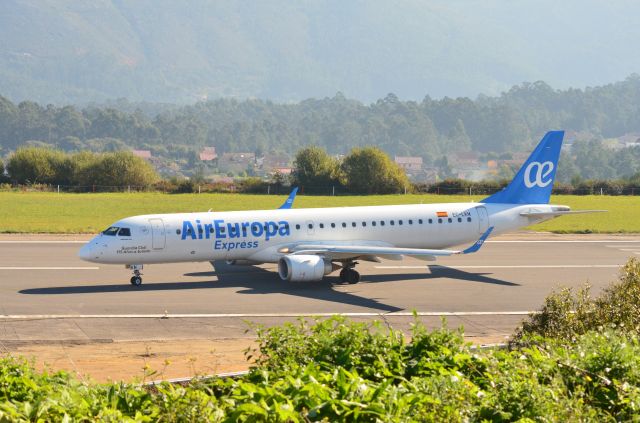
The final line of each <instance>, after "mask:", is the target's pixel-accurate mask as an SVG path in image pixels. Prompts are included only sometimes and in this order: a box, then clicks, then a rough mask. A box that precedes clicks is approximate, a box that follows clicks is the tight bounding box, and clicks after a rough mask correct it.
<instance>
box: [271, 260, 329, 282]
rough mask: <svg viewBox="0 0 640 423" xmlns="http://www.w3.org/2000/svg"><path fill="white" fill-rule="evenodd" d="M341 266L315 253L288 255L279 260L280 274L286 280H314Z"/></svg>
mask: <svg viewBox="0 0 640 423" xmlns="http://www.w3.org/2000/svg"><path fill="white" fill-rule="evenodd" d="M339 268H340V266H338V265H337V264H333V263H331V262H330V261H326V260H325V259H323V258H322V257H319V256H315V255H308V256H305V255H299V256H296V255H287V256H284V257H282V258H281V259H280V261H278V274H279V275H280V278H282V280H284V281H289V282H314V281H319V280H321V279H322V277H323V276H324V275H328V274H329V273H331V272H333V271H334V270H336V269H339Z"/></svg>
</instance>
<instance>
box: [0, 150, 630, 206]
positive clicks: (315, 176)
mask: <svg viewBox="0 0 640 423" xmlns="http://www.w3.org/2000/svg"><path fill="white" fill-rule="evenodd" d="M509 181H510V178H509V179H499V180H497V179H492V180H483V181H468V180H462V179H455V178H450V179H445V180H442V181H439V182H435V183H429V184H427V183H411V182H410V181H409V180H408V178H407V176H406V174H405V173H404V171H403V170H402V169H401V168H400V167H398V165H397V164H396V163H395V162H393V161H392V160H391V159H390V158H389V156H387V155H386V154H385V153H384V152H383V151H382V150H380V149H378V148H376V147H365V148H356V149H353V150H352V151H351V152H350V154H348V155H347V156H345V157H344V158H343V159H342V160H338V159H336V158H335V157H333V156H330V155H329V154H328V153H327V152H326V151H325V150H324V149H322V148H320V147H315V146H314V147H307V148H304V149H302V150H300V151H298V152H297V154H296V156H295V160H294V170H293V173H292V174H291V175H283V174H280V173H276V174H274V175H273V176H272V177H271V179H269V180H265V179H263V178H255V177H254V178H242V179H237V180H235V181H234V182H232V183H229V182H207V181H206V180H204V179H197V178H192V179H176V178H169V179H163V178H160V177H159V176H158V174H157V173H156V172H155V170H154V169H153V167H152V166H151V165H150V164H149V163H148V162H147V161H145V160H143V159H141V158H139V157H136V156H134V155H133V154H132V153H131V152H129V151H118V152H107V153H91V152H87V151H82V152H78V153H65V152H63V151H60V150H52V149H48V148H37V147H26V148H20V149H18V150H17V151H16V152H15V153H14V154H12V155H11V156H10V158H9V160H8V162H7V164H6V174H5V165H4V163H3V162H2V161H1V160H0V182H1V183H9V182H11V183H13V184H16V185H22V186H37V187H38V188H39V189H47V187H49V189H51V188H53V189H56V186H62V187H63V188H64V189H66V190H69V189H71V190H73V191H84V192H86V191H96V190H98V191H104V190H116V191H118V190H123V189H145V190H156V191H162V192H170V193H194V192H241V193H260V194H265V193H266V194H268V193H273V194H284V193H286V192H287V191H288V190H290V189H291V187H292V186H297V187H299V189H300V191H301V193H304V194H319V195H332V194H334V195H336V194H337V195H341V194H400V193H432V194H468V195H489V194H492V193H494V192H497V191H499V190H501V189H502V188H504V187H505V186H506V185H507V184H508V183H509ZM553 193H554V194H575V195H589V194H606V195H640V172H636V173H635V174H634V175H632V176H631V177H628V178H625V179H581V178H574V180H573V181H571V182H568V183H561V182H556V183H555V185H554V188H553Z"/></svg>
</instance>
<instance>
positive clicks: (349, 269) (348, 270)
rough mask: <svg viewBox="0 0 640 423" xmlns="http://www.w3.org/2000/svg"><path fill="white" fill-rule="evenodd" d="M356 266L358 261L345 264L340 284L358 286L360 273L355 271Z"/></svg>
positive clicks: (341, 272)
mask: <svg viewBox="0 0 640 423" xmlns="http://www.w3.org/2000/svg"><path fill="white" fill-rule="evenodd" d="M356 264H358V262H356V261H350V262H346V263H344V264H343V266H342V270H341V271H340V282H343V283H344V282H346V283H349V284H356V283H358V282H360V273H358V272H357V271H356V270H355V269H354V268H355V267H356Z"/></svg>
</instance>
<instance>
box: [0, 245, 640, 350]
mask: <svg viewBox="0 0 640 423" xmlns="http://www.w3.org/2000/svg"><path fill="white" fill-rule="evenodd" d="M34 241H35V242H34ZM80 246H81V243H79V242H73V241H69V240H64V239H63V240H57V239H51V238H46V239H43V240H38V239H28V240H21V239H9V240H7V239H5V238H3V239H2V240H0V341H2V342H5V343H6V342H9V343H23V342H57V341H70V340H71V341H77V342H93V341H100V340H111V341H113V340H141V339H165V338H169V339H180V338H185V339H196V338H226V337H239V336H247V335H245V329H246V328H247V324H246V323H245V321H252V322H257V323H264V324H267V325H270V324H276V323H280V322H282V321H285V320H288V321H290V320H294V319H295V317H296V316H299V315H329V314H334V313H344V314H347V315H350V316H351V317H352V318H354V319H356V320H368V319H372V318H380V316H381V315H384V319H386V320H387V321H388V322H389V323H391V324H393V325H394V326H399V327H406V326H407V325H408V324H409V323H410V322H411V321H412V319H413V317H412V316H411V314H412V312H413V311H416V312H419V313H420V314H421V315H422V317H421V318H422V319H423V320H424V321H425V322H427V323H428V324H430V325H438V324H439V319H440V317H439V316H440V315H446V317H447V320H448V321H449V323H450V325H452V326H457V325H459V324H463V325H464V326H465V329H466V331H467V333H468V334H470V335H472V336H487V335H491V334H494V335H495V334H500V335H501V334H508V333H511V331H512V330H513V328H514V327H515V326H516V325H517V324H518V322H519V321H521V320H522V319H523V318H524V317H526V314H527V313H528V312H529V311H533V310H536V309H538V308H539V306H540V305H541V304H542V301H543V299H544V297H545V296H546V295H547V294H549V293H550V292H551V291H552V290H553V289H554V288H557V287H559V286H572V287H577V286H581V285H582V284H584V283H585V282H587V281H589V283H590V284H591V285H592V286H593V290H594V292H598V290H600V289H601V288H603V287H605V286H606V285H607V284H609V283H610V282H611V281H613V280H615V279H616V277H617V275H618V271H619V267H620V266H621V265H622V264H624V263H625V262H626V261H627V260H628V258H629V257H637V256H638V255H639V254H640V237H638V236H635V237H634V236H606V237H605V236H595V235H584V236H556V235H551V236H546V235H529V234H523V235H517V236H513V235H512V236H509V237H498V238H496V239H493V240H491V241H489V242H487V243H486V245H485V246H484V247H483V249H482V250H481V251H480V252H479V253H477V254H473V255H468V256H454V257H446V258H443V259H441V260H439V261H438V262H437V264H431V263H425V262H422V261H419V260H415V259H405V260H404V261H401V262H395V261H384V262H383V263H366V262H362V263H360V264H359V265H358V267H357V268H358V270H359V271H360V273H361V275H362V278H361V282H360V283H359V284H357V285H344V284H340V283H339V281H338V278H337V276H334V275H331V276H329V277H327V278H326V280H324V281H322V282H319V283H307V284H292V283H286V282H283V281H281V280H280V279H279V277H278V275H277V273H276V271H275V268H276V266H275V265H262V266H259V267H240V266H225V268H223V269H216V270H217V271H216V270H214V269H213V268H212V267H211V265H210V264H209V263H187V264H167V265H153V266H148V267H145V269H144V272H143V273H144V276H143V278H144V283H143V285H142V286H141V287H133V286H131V285H130V284H129V283H128V279H129V277H130V273H129V271H128V270H126V269H125V268H124V266H109V265H94V264H91V263H86V262H82V261H81V260H79V259H78V258H77V256H76V253H77V251H78V249H79V248H80Z"/></svg>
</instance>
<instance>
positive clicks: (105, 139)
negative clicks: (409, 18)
mask: <svg viewBox="0 0 640 423" xmlns="http://www.w3.org/2000/svg"><path fill="white" fill-rule="evenodd" d="M638 116H640V76H639V75H636V74H634V75H631V76H629V77H628V78H626V79H625V80H624V81H621V82H617V83H612V84H608V85H605V86H601V87H594V88H586V89H568V90H556V89H553V88H552V87H551V86H549V85H548V84H546V83H544V82H535V83H524V84H521V85H517V86H514V87H512V88H511V89H510V90H508V91H507V92H504V93H503V94H502V95H500V96H497V97H486V96H479V97H478V98H476V99H470V98H465V97H461V98H455V99H454V98H448V97H444V98H442V99H432V98H430V97H428V96H427V97H425V98H424V99H423V100H422V101H421V102H416V101H403V100H401V99H399V98H398V97H397V96H396V95H394V94H388V95H387V96H386V97H385V98H383V99H380V100H378V101H376V102H373V103H371V104H364V103H362V102H360V101H357V100H352V99H348V98H346V97H345V96H344V95H342V94H341V93H337V94H336V95H334V96H333V97H331V98H322V99H308V100H304V101H301V102H297V103H274V102H271V101H268V100H260V99H245V100H239V99H231V98H225V99H218V100H212V101H206V102H199V103H196V104H193V105H189V106H177V105H175V106H172V105H166V104H152V103H129V102H128V101H126V100H120V101H117V102H111V103H109V104H108V105H91V106H86V107H83V108H79V107H76V106H74V105H65V106H56V105H51V104H49V105H42V104H38V103H35V102H31V101H23V102H20V103H18V104H15V103H13V102H12V101H10V100H9V99H7V98H5V97H1V96H0V148H1V149H2V150H0V156H5V157H6V156H8V155H9V154H10V152H12V151H15V150H16V149H17V148H18V147H20V146H35V147H42V146H51V147H55V148H59V149H62V150H64V151H67V152H77V151H83V150H89V151H93V152H107V151H118V150H124V149H131V148H135V149H148V150H151V152H152V153H153V155H154V156H157V157H161V158H167V159H169V160H182V161H183V162H184V163H185V166H187V167H189V166H190V167H194V166H196V165H197V157H198V156H197V155H198V152H199V151H200V150H201V149H202V147H204V146H213V147H215V148H216V150H217V152H218V155H220V154H222V153H225V152H254V153H256V154H257V155H260V154H264V153H274V152H280V153H286V154H288V155H289V156H290V157H291V158H292V159H293V156H294V155H295V153H296V151H298V150H300V149H301V148H303V147H305V146H310V145H315V146H319V147H321V148H324V149H325V150H326V151H327V152H328V153H329V154H331V155H343V154H347V153H349V152H350V150H351V149H352V148H354V147H363V146H376V147H379V148H380V149H382V150H383V151H385V152H386V153H387V154H389V155H390V156H392V157H393V156H394V155H401V156H420V157H422V158H423V160H424V163H425V165H438V163H441V162H442V160H443V159H446V158H447V156H448V155H449V154H451V153H453V152H464V151H476V152H480V153H482V154H484V155H485V156H487V157H491V155H508V154H510V153H515V152H528V151H530V150H531V148H532V147H533V145H534V144H535V142H537V140H538V139H539V138H540V137H541V136H542V135H543V134H544V133H545V132H546V131H547V130H550V129H565V130H566V131H567V137H566V140H567V141H569V139H570V138H573V139H572V140H571V141H575V143H574V147H573V149H572V150H571V152H570V153H569V154H565V157H564V158H563V159H562V165H561V166H560V169H559V172H560V174H559V177H560V178H561V180H564V181H570V180H571V179H572V178H576V177H578V178H583V179H590V178H600V179H603V178H620V177H630V176H632V175H633V174H635V173H636V172H637V169H638V168H639V167H640V148H638V147H634V148H625V149H623V150H615V149H611V148H609V146H608V145H607V140H608V139H610V138H617V137H620V136H623V135H626V134H634V133H640V119H638Z"/></svg>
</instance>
